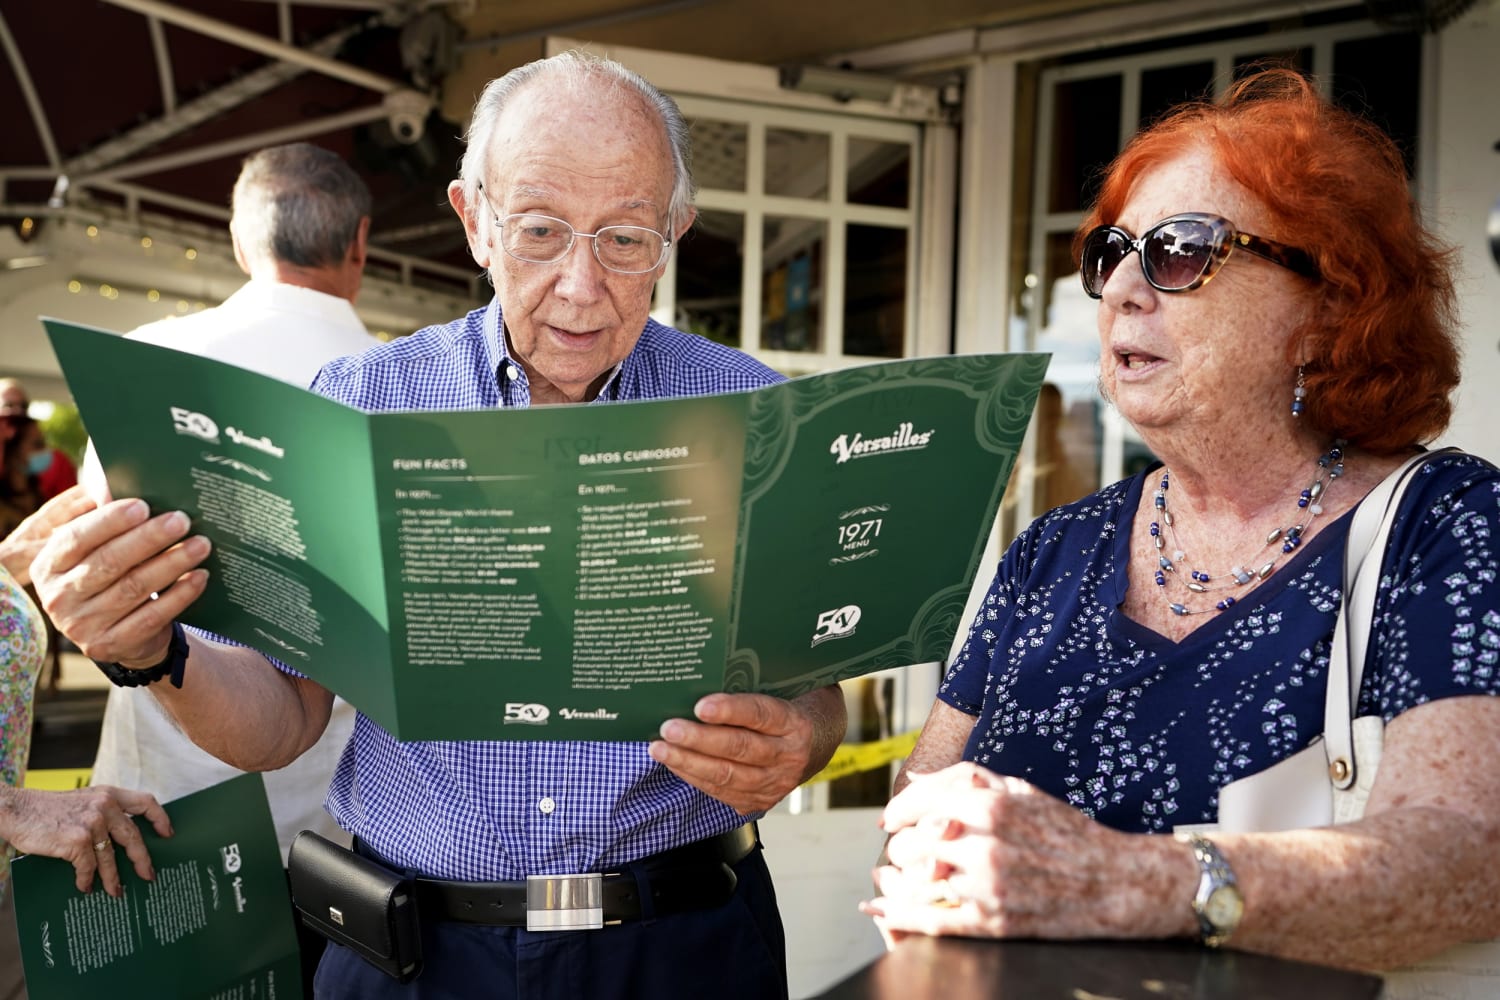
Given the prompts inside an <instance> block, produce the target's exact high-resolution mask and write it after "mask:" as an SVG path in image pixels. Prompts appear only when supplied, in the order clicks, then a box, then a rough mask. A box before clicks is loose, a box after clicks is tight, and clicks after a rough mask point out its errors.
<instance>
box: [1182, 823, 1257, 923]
mask: <svg viewBox="0 0 1500 1000" xmlns="http://www.w3.org/2000/svg"><path fill="white" fill-rule="evenodd" d="M1178 839H1179V840H1181V841H1182V842H1183V843H1185V844H1188V845H1189V846H1191V847H1192V849H1193V860H1195V861H1197V862H1198V871H1199V876H1198V892H1197V895H1195V896H1194V897H1193V913H1195V914H1197V917H1198V932H1199V934H1200V936H1201V937H1202V940H1203V943H1204V944H1206V945H1208V946H1209V947H1210V948H1218V947H1220V946H1221V945H1223V944H1224V943H1225V942H1227V941H1228V940H1229V938H1230V936H1231V935H1232V934H1234V930H1235V928H1236V927H1238V926H1239V925H1240V917H1242V916H1243V915H1244V913H1245V897H1244V896H1242V895H1240V887H1239V885H1238V884H1237V883H1236V882H1235V879H1234V869H1233V868H1231V867H1229V862H1228V861H1225V860H1224V855H1222V854H1220V853H1219V849H1218V848H1217V847H1215V846H1214V844H1213V841H1211V840H1209V839H1208V838H1207V837H1205V836H1203V835H1202V834H1198V833H1188V834H1179V835H1178Z"/></svg>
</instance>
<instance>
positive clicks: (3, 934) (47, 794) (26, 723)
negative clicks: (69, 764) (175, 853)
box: [0, 487, 172, 997]
mask: <svg viewBox="0 0 1500 1000" xmlns="http://www.w3.org/2000/svg"><path fill="white" fill-rule="evenodd" d="M92 507H93V502H92V501H90V500H89V499H88V498H87V497H86V496H84V493H83V490H82V489H81V488H78V487H74V488H73V489H71V490H68V491H66V492H64V493H62V494H60V495H58V496H57V497H56V498H54V499H52V500H50V501H48V502H47V503H46V504H44V505H43V506H42V508H41V509H40V510H38V511H37V512H36V513H35V514H33V515H32V516H31V517H29V518H27V519H26V520H24V521H22V522H21V523H20V525H19V526H18V527H17V528H16V529H15V530H14V531H12V532H10V533H9V534H8V535H6V536H5V538H4V539H3V540H0V997H12V996H23V995H24V992H23V986H22V982H21V960H20V953H19V951H18V950H17V949H18V948H19V941H18V939H17V937H16V929H15V913H14V909H13V905H14V904H13V901H12V900H11V899H10V897H9V892H8V889H9V882H10V878H9V876H10V856H11V852H12V848H14V849H16V850H20V851H29V852H32V853H34V854H43V855H47V856H49V857H55V858H62V859H64V860H66V861H68V862H71V863H72V865H73V868H74V870H75V871H76V872H77V875H78V879H77V885H78V888H79V890H80V891H83V892H88V891H90V890H91V889H92V888H93V886H94V883H95V880H96V879H97V880H98V881H99V883H100V884H102V885H103V886H104V890H105V891H106V892H107V893H109V894H110V895H111V896H120V895H121V894H122V893H123V892H124V889H123V887H122V883H121V880H120V869H119V862H117V859H116V857H115V851H114V846H115V845H116V844H119V845H120V846H121V847H123V848H125V855H126V859H128V861H129V862H130V864H131V865H132V866H133V867H134V868H135V871H136V874H138V875H140V876H141V877H142V878H145V879H150V878H155V872H154V870H153V869H152V867H151V857H150V855H149V854H148V853H147V850H146V842H145V840H144V838H142V836H141V834H140V831H139V830H137V829H136V827H135V824H134V822H133V821H132V820H131V819H130V817H131V816H145V817H146V818H147V819H148V820H149V821H150V822H151V823H152V825H153V826H154V827H155V829H156V832H157V833H159V834H161V835H162V836H163V837H169V836H171V835H172V825H171V822H170V821H169V820H168V819H167V814H166V811H165V810H164V809H162V807H161V806H160V805H159V804H157V801H156V799H155V798H154V797H152V796H150V795H148V794H146V793H145V792H136V791H127V790H124V789H118V788H110V787H107V786H104V787H98V788H81V789H78V790H77V791H71V792H53V791H40V790H37V789H27V788H23V787H22V780H23V779H24V778H25V776H26V758H27V755H28V753H29V751H30V749H31V718H32V716H31V711H32V695H33V692H34V690H35V688H36V676H37V672H38V671H39V670H40V669H41V665H42V659H43V656H44V654H45V652H46V649H47V637H46V633H45V632H44V631H43V629H42V616H41V613H40V612H39V611H38V610H37V609H36V606H35V605H34V604H32V602H31V599H30V598H29V597H28V596H27V595H26V591H25V590H24V589H22V588H23V585H24V584H26V583H27V582H29V581H30V573H29V569H28V568H29V567H30V565H31V561H32V559H33V558H35V556H36V554H37V552H38V551H40V549H41V546H42V543H43V542H45V541H46V538H47V535H48V534H50V533H51V531H52V529H53V528H55V527H57V526H58V525H59V524H63V523H66V522H67V521H68V520H70V519H71V518H73V517H76V516H77V515H78V514H81V513H83V512H84V511H86V510H89V509H90V508H92Z"/></svg>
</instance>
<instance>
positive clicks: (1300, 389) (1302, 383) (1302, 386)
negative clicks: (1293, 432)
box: [1292, 365, 1307, 417]
mask: <svg viewBox="0 0 1500 1000" xmlns="http://www.w3.org/2000/svg"><path fill="white" fill-rule="evenodd" d="M1306 399H1307V378H1306V376H1305V375H1303V372H1302V366H1301V365H1298V366H1297V387H1296V388H1295V389H1293V390H1292V416H1293V417H1300V416H1302V411H1303V410H1305V409H1307V403H1306V402H1305V400H1306Z"/></svg>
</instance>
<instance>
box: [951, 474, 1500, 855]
mask: <svg viewBox="0 0 1500 1000" xmlns="http://www.w3.org/2000/svg"><path fill="white" fill-rule="evenodd" d="M1157 478H1159V474H1158V473H1156V472H1154V471H1150V472H1147V473H1143V474H1141V475H1138V476H1136V477H1135V478H1133V479H1128V480H1125V481H1123V482H1120V483H1116V484H1114V485H1112V486H1108V487H1105V488H1104V489H1103V490H1100V491H1099V492H1098V493H1095V494H1094V495H1093V496H1090V497H1085V498H1084V499H1082V500H1080V501H1078V502H1077V503H1073V504H1069V505H1067V506H1064V507H1059V508H1057V509H1056V510H1054V511H1051V512H1049V513H1047V514H1044V515H1042V517H1040V518H1039V519H1037V521H1036V522H1035V523H1033V524H1032V525H1031V527H1029V528H1028V529H1027V530H1026V531H1025V532H1024V533H1022V535H1021V536H1020V537H1019V538H1018V539H1017V540H1016V542H1015V544H1013V545H1011V547H1010V549H1009V551H1008V552H1007V553H1006V554H1005V557H1004V559H1002V561H1001V565H1000V570H999V573H998V574H997V576H996V579H995V582H994V584H993V586H992V587H991V588H990V591H989V594H988V596H987V597H986V598H985V601H984V604H983V606H982V607H981V608H980V610H979V613H978V615H977V616H976V618H975V620H974V622H973V627H972V630H971V631H970V633H969V639H968V643H967V645H966V646H965V648H964V649H963V652H962V653H961V654H960V655H959V657H958V658H957V659H956V660H955V662H954V663H953V665H952V667H951V668H950V669H949V672H948V676H947V677H946V678H945V680H944V682H943V685H942V687H941V688H940V689H939V694H938V697H940V698H941V699H942V700H943V701H944V702H946V703H947V704H949V705H951V706H953V707H954V708H956V709H958V710H959V711H961V712H964V713H966V714H968V715H972V716H975V717H976V725H975V726H974V731H973V733H972V734H971V736H970V738H969V741H968V745H967V746H966V747H965V750H964V759H965V760H972V761H975V762H977V763H980V764H983V765H985V766H986V767H989V768H991V769H992V770H995V771H999V772H1001V773H1003V774H1010V775H1014V776H1016V777H1020V778H1024V779H1026V780H1028V781H1030V782H1031V783H1033V784H1035V785H1037V786H1038V787H1040V788H1041V789H1042V790H1044V791H1046V792H1048V793H1049V794H1051V795H1054V796H1057V797H1058V798H1061V799H1063V800H1064V801H1066V802H1068V803H1070V804H1072V805H1073V806H1074V807H1075V808H1077V809H1078V810H1080V811H1081V812H1083V813H1084V814H1085V815H1088V816H1090V817H1092V818H1094V819H1096V820H1098V821H1099V822H1101V823H1104V824H1106V825H1108V826H1111V827H1114V828H1116V829H1119V830H1124V831H1130V832H1137V833H1153V832H1170V831H1171V829H1172V828H1173V827H1174V826H1179V825H1184V824H1199V823H1213V822H1215V821H1216V820H1217V819H1218V793H1219V789H1220V788H1221V787H1222V786H1223V785H1225V784H1228V783H1229V782H1231V781H1234V780H1236V779H1238V778H1243V777H1245V776H1246V775H1249V774H1254V773H1256V772H1257V771H1261V770H1264V769H1265V768H1267V767H1269V766H1271V765H1272V764H1274V763H1276V762H1277V761H1279V760H1282V759H1283V758H1286V757H1289V756H1291V755H1292V754H1294V753H1296V752H1297V751H1298V750H1301V749H1302V748H1303V747H1305V746H1307V745H1308V743H1309V742H1310V741H1311V740H1312V739H1314V738H1315V737H1317V736H1319V735H1321V733H1322V731H1323V702H1324V692H1325V690H1326V685H1327V676H1326V671H1327V666H1328V651H1329V647H1330V642H1331V639H1332V637H1333V629H1334V625H1335V623H1336V620H1337V616H1338V610H1339V600H1340V596H1341V595H1340V588H1341V586H1342V582H1343V581H1342V575H1343V558H1344V541H1345V539H1346V538H1347V536H1348V531H1349V524H1350V522H1351V521H1352V520H1353V514H1352V512H1351V513H1346V514H1345V515H1344V516H1343V517H1342V518H1341V519H1340V520H1339V521H1336V522H1334V523H1332V524H1330V525H1328V526H1327V527H1326V528H1325V529H1324V530H1323V531H1320V532H1319V533H1318V534H1317V535H1315V536H1313V538H1312V539H1311V540H1309V542H1308V544H1306V545H1304V546H1302V547H1301V548H1300V549H1298V550H1297V552H1296V553H1295V554H1294V555H1293V556H1292V557H1291V558H1289V559H1287V560H1286V561H1285V564H1284V565H1283V566H1281V567H1280V568H1278V569H1277V570H1276V572H1275V573H1274V574H1273V575H1272V576H1271V577H1269V578H1268V579H1267V580H1266V581H1265V582H1264V583H1262V584H1261V585H1260V586H1258V587H1256V588H1255V589H1254V590H1253V591H1251V592H1250V594H1249V595H1247V596H1246V597H1245V598H1243V599H1241V600H1240V601H1239V603H1237V604H1235V605H1234V606H1232V607H1230V608H1229V609H1228V610H1226V611H1223V612H1221V613H1219V614H1217V615H1212V616H1205V619H1204V621H1203V625H1202V626H1201V627H1200V628H1198V630H1197V631H1195V632H1193V633H1192V634H1190V635H1188V636H1186V637H1185V638H1184V639H1183V640H1182V641H1181V642H1172V641H1170V640H1168V639H1166V638H1165V637H1163V636H1161V635H1159V634H1157V633H1155V632H1153V631H1151V630H1150V629H1148V628H1145V627H1144V626H1142V625H1139V624H1137V623H1136V622H1134V621H1132V620H1131V619H1129V618H1127V617H1126V616H1125V615H1124V614H1123V613H1122V612H1121V611H1120V604H1121V602H1122V601H1123V600H1124V597H1125V587H1126V583H1127V576H1126V569H1127V566H1128V563H1129V555H1130V545H1129V542H1130V527H1131V518H1132V515H1133V514H1134V512H1135V510H1136V504H1137V501H1138V499H1139V498H1140V496H1141V491H1142V490H1143V489H1149V488H1150V484H1154V483H1155V482H1156V480H1157ZM1383 565H1384V567H1385V571H1384V572H1383V573H1382V576H1381V579H1380V587H1379V591H1378V594H1377V597H1376V605H1375V616H1374V624H1373V627H1372V630H1371V634H1370V645H1369V651H1368V654H1367V659H1366V664H1365V673H1364V682H1363V684H1362V685H1361V690H1360V696H1359V710H1358V714H1359V715H1380V716H1381V717H1383V718H1384V719H1385V720H1386V721H1387V722H1389V721H1390V720H1391V719H1393V718H1394V717H1395V716H1397V715H1399V714H1401V713H1402V712H1404V711H1406V710H1407V709H1409V708H1412V707H1414V706H1417V705H1420V704H1423V703H1424V702H1429V701H1435V700H1437V699H1440V698H1451V697H1455V696H1459V695H1500V471H1497V470H1496V468H1495V467H1494V466H1493V465H1490V464H1489V463H1488V462H1485V461H1483V460H1482V459H1479V458H1475V457H1473V456H1469V455H1455V454H1449V455H1437V456H1434V457H1433V458H1432V459H1430V460H1429V461H1428V462H1427V464H1426V465H1424V466H1423V467H1422V469H1421V471H1420V472H1419V473H1418V474H1417V476H1416V477H1415V481H1414V482H1413V483H1412V485H1411V487H1410V489H1409V490H1408V491H1407V494H1406V497H1405V498H1404V500H1403V502H1402V505H1401V508H1400V513H1399V514H1398V516H1397V518H1396V520H1395V522H1394V524H1393V526H1392V529H1391V540H1390V543H1389V546H1388V547H1387V549H1386V552H1385V559H1384V563H1383ZM1148 586H1149V584H1148Z"/></svg>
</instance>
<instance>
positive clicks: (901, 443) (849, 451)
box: [828, 420, 937, 465]
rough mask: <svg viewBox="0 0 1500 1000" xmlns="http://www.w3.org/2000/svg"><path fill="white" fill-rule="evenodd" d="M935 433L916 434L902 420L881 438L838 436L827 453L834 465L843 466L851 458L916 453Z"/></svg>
mask: <svg viewBox="0 0 1500 1000" xmlns="http://www.w3.org/2000/svg"><path fill="white" fill-rule="evenodd" d="M936 433H937V430H936V429H932V430H925V431H922V432H921V433H918V432H917V431H916V430H915V429H914V427H913V425H912V423H911V421H909V420H903V421H902V422H901V425H900V426H899V427H897V428H896V429H895V430H894V431H892V432H891V433H889V434H886V435H884V436H883V437H865V436H864V435H863V434H859V433H856V434H855V435H854V436H853V437H852V438H851V437H850V436H849V435H848V434H840V435H839V436H838V437H836V438H834V440H833V444H831V445H829V446H828V453H829V454H830V455H834V456H836V457H835V458H834V464H835V465H843V464H844V463H845V462H847V461H849V459H851V458H869V457H870V456H871V455H879V454H883V453H888V452H894V451H918V450H920V449H922V448H926V447H927V443H928V442H929V441H931V440H932V435H934V434H936Z"/></svg>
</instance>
